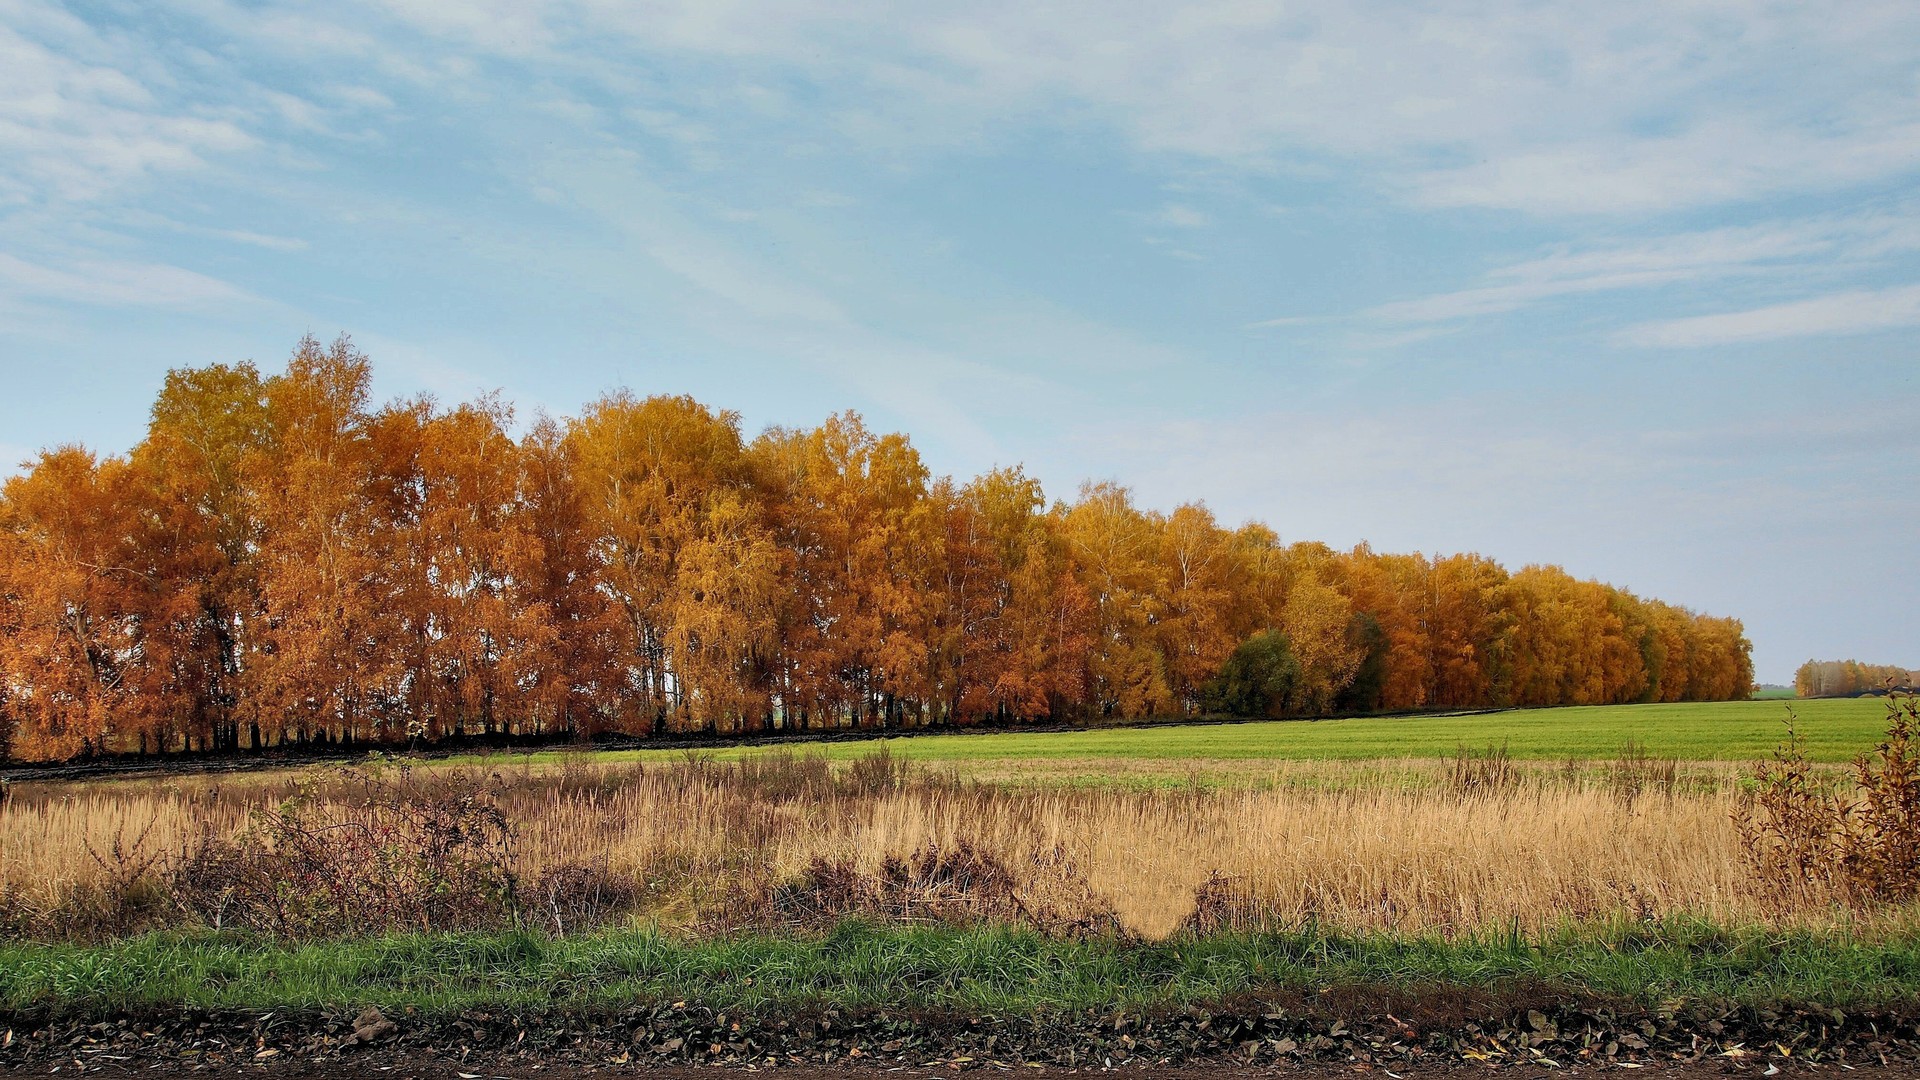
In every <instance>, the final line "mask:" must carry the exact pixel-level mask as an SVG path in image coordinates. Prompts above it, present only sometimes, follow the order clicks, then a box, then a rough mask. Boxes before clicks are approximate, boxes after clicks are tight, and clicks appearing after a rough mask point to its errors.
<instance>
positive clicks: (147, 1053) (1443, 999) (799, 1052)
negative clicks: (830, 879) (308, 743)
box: [0, 987, 1920, 1080]
mask: <svg viewBox="0 0 1920 1080" xmlns="http://www.w3.org/2000/svg"><path fill="white" fill-rule="evenodd" d="M1916 1015H1917V1014H1916V1012H1915V1010H1912V1009H1905V1010H1899V1011H1894V1010H1886V1009H1881V1010H1866V1011H1857V1012H1841V1011H1838V1010H1833V1009H1825V1008H1781V1009H1755V1008H1711V1009H1710V1008H1702V1007H1699V1006H1689V1007H1686V1008H1683V1009H1680V1010H1660V1009H1651V1010H1650V1009H1647V1008H1644V1007H1641V1006H1637V1005H1633V1004H1631V1003H1625V1002H1609V1001H1606V1000H1603V999H1598V998H1593V997H1576V996H1570V995H1568V994H1565V993H1564V992H1562V993H1558V994H1555V993H1552V992H1551V991H1546V990H1544V988H1543V989H1537V990H1534V991H1531V992H1530V991H1528V990H1527V989H1525V988H1510V989H1505V990H1499V991H1492V990H1475V989H1467V988H1458V987H1434V988H1431V989H1430V990H1421V989H1389V988H1381V987H1350V988H1333V989H1329V990H1327V991H1323V992H1321V993H1318V994H1294V995H1291V996H1287V995H1280V996H1271V995H1270V996H1265V997H1263V998H1261V999H1260V1000H1253V999H1243V1000H1239V1001H1233V1002H1220V1003H1215V1004H1214V1005H1212V1006H1210V1007H1205V1008H1200V1007H1196V1008H1187V1009H1168V1010H1163V1011H1158V1012H1150V1013H1147V1014H1144V1015H1140V1014H1125V1013H1103V1012H1097V1011H1093V1010H1085V1011H1080V1012H1071V1013H1059V1014H1053V1015H1046V1014H1038V1015H1036V1014H1025V1015H988V1014H969V1013H958V1012H943V1011H936V1010H921V1011H904V1010H884V1009H876V1010H837V1009H833V1008H826V1007H808V1008H793V1009H787V1010H773V1009H767V1010H765V1011H763V1012H760V1013H737V1012H736V1013H731V1014H730V1013H728V1012H723V1011H716V1010H712V1009H708V1008H704V1007H700V1006H698V1005H690V1004H687V1003H684V1002H672V1003H660V1004H656V1005H648V1006H634V1007H630V1008H626V1009H617V1010H607V1011H602V1012H592V1013H588V1012H580V1013H548V1014H538V1015H527V1014H514V1013H509V1012H502V1011H471V1012H465V1013H453V1014H438V1015H413V1014H409V1013H406V1012H401V1013H397V1014H395V1015H392V1016H387V1015H383V1014H382V1013H380V1012H379V1011H378V1010H377V1009H372V1008H368V1009H365V1010H361V1011H359V1012H357V1013H344V1012H313V1011H301V1010H275V1011H268V1010H261V1011H258V1012H237V1011H227V1012H202V1011H191V1010H177V1009H176V1010H149V1011H143V1012H137V1013H107V1012H99V1013H95V1014H91V1015H84V1016H74V1015H69V1016H66V1017H61V1016H49V1015H41V1016H33V1015H29V1014H14V1015H9V1016H3V1017H0V1027H3V1028H4V1034H0V1068H4V1069H6V1070H9V1071H31V1072H35V1073H39V1074H50V1073H52V1072H54V1071H55V1070H58V1071H59V1072H62V1073H69V1072H77V1071H85V1072H94V1071H98V1070H109V1069H111V1070H115V1071H125V1070H136V1071H145V1072H148V1073H149V1074H150V1075H153V1074H156V1073H153V1072H152V1070H156V1069H158V1070H163V1072H162V1073H158V1074H164V1073H180V1072H207V1071H226V1070H232V1069H243V1068H244V1069H254V1068H259V1069H265V1070H268V1071H270V1072H272V1073H274V1074H276V1075H287V1076H313V1077H333V1076H393V1077H400V1076H438V1077H461V1078H463V1080H473V1078H475V1077H492V1076H513V1077H519V1076H525V1075H529V1074H531V1073H534V1072H538V1073H539V1074H540V1075H543V1076H544V1075H568V1074H570V1073H579V1072H587V1071H600V1070H606V1069H620V1070H629V1069H634V1068H641V1067H648V1068H659V1069H665V1070H675V1071H677V1070H684V1069H687V1068H690V1067H693V1066H721V1067H733V1068H737V1069H748V1068H752V1069H764V1068H768V1067H779V1068H781V1069H782V1070H783V1071H786V1070H797V1071H795V1072H792V1073H791V1075H796V1076H811V1075H813V1074H816V1073H822V1072H823V1071H833V1072H834V1073H835V1074H836V1075H838V1074H840V1072H842V1071H844V1070H845V1069H848V1068H855V1069H859V1070H861V1071H862V1072H886V1073H896V1074H897V1073H901V1072H914V1071H924V1070H928V1069H933V1070H941V1071H952V1070H971V1069H995V1070H1003V1069H1012V1070H1018V1071H1021V1072H1027V1071H1031V1070H1034V1069H1043V1070H1045V1071H1046V1072H1061V1071H1065V1070H1075V1069H1078V1070H1102V1069H1108V1068H1124V1069H1127V1070H1129V1071H1136V1070H1139V1069H1143V1068H1152V1069H1155V1070H1164V1069H1167V1068H1177V1067H1187V1066H1192V1067H1197V1066H1202V1065H1204V1066H1208V1068H1206V1069H1198V1068H1196V1069H1195V1071H1192V1072H1191V1073H1189V1074H1187V1075H1193V1076H1199V1075H1208V1076H1211V1075H1220V1074H1222V1072H1224V1073H1226V1074H1230V1075H1242V1074H1244V1075H1256V1074H1257V1075H1267V1074H1268V1072H1270V1071H1272V1070H1276V1069H1277V1070H1278V1071H1279V1073H1281V1074H1295V1073H1300V1074H1305V1075H1333V1074H1335V1073H1341V1074H1343V1075H1344V1074H1345V1073H1346V1072H1348V1071H1375V1070H1378V1071H1381V1072H1387V1073H1396V1074H1401V1075H1404V1074H1406V1073H1407V1072H1408V1071H1410V1070H1414V1071H1418V1072H1420V1073H1421V1074H1423V1075H1431V1074H1434V1073H1441V1074H1446V1073H1450V1072H1456V1071H1462V1070H1474V1069H1483V1068H1489V1067H1500V1068H1503V1070H1511V1069H1515V1068H1519V1069H1522V1070H1523V1071H1526V1072H1528V1074H1529V1075H1536V1074H1537V1075H1544V1074H1546V1073H1550V1072H1551V1073H1558V1072H1561V1071H1565V1070H1570V1069H1575V1068H1582V1069H1588V1070H1592V1069H1601V1068H1605V1069H1608V1070H1615V1069H1620V1070H1642V1069H1644V1070H1647V1071H1648V1072H1649V1073H1671V1074H1673V1075H1684V1076H1693V1075H1706V1074H1721V1073H1727V1072H1751V1073H1755V1074H1761V1075H1778V1074H1779V1073H1778V1072H1773V1073H1769V1072H1768V1071H1767V1070H1769V1069H1774V1070H1780V1071H1789V1070H1791V1071H1794V1072H1800V1071H1804V1070H1807V1069H1811V1068H1818V1069H1820V1070H1821V1071H1827V1072H1832V1073H1834V1074H1836V1075H1838V1074H1841V1073H1843V1072H1845V1071H1860V1070H1873V1071H1876V1072H1878V1073H1879V1074H1880V1075H1901V1076H1906V1075H1920V1068H1916V1066H1920V1027H1916V1024H1915V1018H1916ZM672 1074H673V1073H672V1072H669V1073H668V1075H672ZM1155 1075H1159V1072H1156V1073H1155ZM1168 1075H1176V1074H1168Z"/></svg>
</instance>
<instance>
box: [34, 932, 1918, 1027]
mask: <svg viewBox="0 0 1920 1080" xmlns="http://www.w3.org/2000/svg"><path fill="white" fill-rule="evenodd" d="M1537 983H1546V984H1551V985H1553V986H1555V987H1558V988H1561V989H1564V990H1567V991H1573V992H1581V991H1584V992H1590V993H1594V994H1602V995H1608V996H1617V997H1626V998H1631V999H1634V1000H1636V1001H1639V1002H1642V1003H1644V1004H1647V1005H1650V1006H1660V1005H1673V1004H1676V1003H1685V1002H1703V1001H1711V1002H1724V1003H1732V1004H1739V1005H1759V1006H1765V1005H1769V1004H1776V1003H1801V1004H1815V1005H1820V1006H1825V1007H1840V1008H1846V1007H1854V1006H1893V1005H1902V1004H1905V1005H1911V1004H1913V1003H1914V1002H1916V1001H1920V940H1917V939H1916V938H1915V937H1914V936H1913V935H1909V934H1887V935H1876V936H1874V937H1867V936H1855V935H1852V934H1849V933H1846V932H1844V931H1835V932H1812V931H1770V930H1766V929H1761V928H1723V927H1715V926H1712V925H1710V924H1706V923H1702V922H1695V921H1688V920H1668V921H1665V922H1661V923H1655V924H1641V923H1621V924H1615V925H1593V924H1589V925H1581V926H1568V927H1566V928H1563V929H1562V930H1560V931H1558V932H1556V933H1553V934H1550V935H1547V936H1544V937H1539V938H1534V939H1531V940H1529V939H1525V938H1522V937H1519V936H1506V935H1495V936H1482V937H1468V938H1456V939H1452V940H1443V939H1439V938H1411V937H1396V936H1391V935H1378V934H1376V935H1364V936H1351V935H1342V934H1337V933H1329V932H1320V931H1313V930H1307V931H1302V932H1296V933H1289V934H1263V935H1217V936H1210V937H1203V938H1189V939H1184V940H1173V941H1166V942H1155V943H1139V942H1127V941H1120V940H1115V939H1106V938H1092V939H1075V938H1057V937H1047V936H1043V935H1039V934H1035V933H1031V932H1027V931H1023V930H1017V929H1008V928H981V929H950V928H905V929H895V928H879V927H873V926H867V925H863V924H859V923H846V924H842V925H841V926H839V927H837V928H836V929H834V930H833V931H832V932H830V933H827V934H824V935H817V936H780V937H770V936H737V937H729V938H723V939H717V940H690V939H681V938H675V937H669V936H665V935H661V934H658V933H654V932H651V931H642V930H626V931H619V932H609V933H602V934H597V935H591V936H582V937H572V938H559V939H556V938H548V937H542V936H539V935H535V934H526V933H509V934H488V935H454V936H408V937H390V938H379V939H363V940H343V941H335V942H324V943H316V944H305V945H288V944H281V943H275V942H272V941H268V940H264V939H252V938H239V937H233V936H218V935H213V936H179V935H148V936H144V937H139V938H134V939H128V940H123V941H119V942H114V943H111V944H106V945H98V946H71V945H36V944H10V945H5V946H0V1007H5V1008H7V1009H10V1010H13V1011H40V1010H50V1011H55V1012H60V1013H65V1014H69V1015H72V1014H82V1015H85V1014H92V1013H106V1012H110V1011H113V1010H116V1009H129V1008H132V1009H138V1008H143V1007H172V1006H187V1007H194V1008H212V1009H261V1010H270V1009H277V1008H329V1007H347V1008H357V1007H359V1006H362V1005H365V1004H369V1003H371V1004H378V1005H380V1006H382V1007H383V1008H405V1007H409V1006H411V1007H413V1008H415V1009H417V1010H419V1011H420V1012H422V1013H427V1014H434V1013H445V1012H451V1011H455V1010H461V1009H475V1008H507V1009H538V1010H553V1009H595V1008H608V1007H621V1006H626V1005H631V1004H634V1003H636V1002H676V1001H686V1002H690V1003H694V1004H698V1005H704V1006H708V1007H712V1008H724V1009H744V1010H756V1009H768V1008H773V1007H781V1006H791V1005H796V1004H803V1003H815V1004H831V1005H837V1006H843V1007H890V1008H953V1009H971V1010H986V1011H998V1012H1007V1013H1011V1012H1031V1011H1035V1010H1043V1011H1044V1010H1058V1009H1078V1008H1087V1007H1098V1008H1115V1007H1119V1008H1132V1009H1149V1008H1153V1007H1156V1006H1177V1005H1185V1004H1196V1003H1204V1002H1208V1001H1217V1000H1224V999H1231V998H1237V997H1244V996H1246V995H1249V994H1254V995H1257V994H1259V993H1261V992H1263V991H1273V992H1280V991H1299V990H1307V991H1311V990H1312V989H1313V988H1316V987H1322V986H1328V985H1346V986H1353V985H1378V986H1389V987H1407V988H1413V989H1418V988H1422V987H1432V986H1434V985H1436V984H1447V985H1463V986H1486V987H1494V986H1503V985H1515V984H1537Z"/></svg>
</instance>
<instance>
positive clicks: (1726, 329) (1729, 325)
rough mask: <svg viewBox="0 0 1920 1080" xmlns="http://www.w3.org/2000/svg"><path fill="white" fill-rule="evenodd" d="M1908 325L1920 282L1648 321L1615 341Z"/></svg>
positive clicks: (1758, 337) (1701, 341) (1747, 337)
mask: <svg viewBox="0 0 1920 1080" xmlns="http://www.w3.org/2000/svg"><path fill="white" fill-rule="evenodd" d="M1907 326H1920V285H1901V286H1896V287H1894V288H1888V289H1858V290H1853V291H1849V292H1837V293H1829V294H1828V295H1825V296H1816V297H1813V298H1811V299H1807V300H1796V301H1793V302H1791V303H1785V304H1772V305H1769V306H1767V307H1759V308H1752V309H1750V310H1747V311H1730V312H1725V313H1723V314H1718V315H1696V316H1693V317H1691V318H1685V319H1665V320H1661V321H1657V322H1645V323H1640V324H1638V325H1635V326H1630V327H1628V328H1626V329H1625V330H1622V331H1621V332H1620V333H1619V334H1618V335H1617V340H1618V341H1620V342H1621V343H1623V344H1627V345H1642V346H1664V347H1667V348H1701V347H1704V346H1709V345H1735V344H1743V343H1750V342H1758V341H1779V340H1782V339H1785V338H1801V337H1814V336H1824V335H1833V334H1864V333H1870V332H1873V331H1876V330H1891V329H1896V328H1899V327H1907Z"/></svg>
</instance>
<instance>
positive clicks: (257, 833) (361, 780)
mask: <svg viewBox="0 0 1920 1080" xmlns="http://www.w3.org/2000/svg"><path fill="white" fill-rule="evenodd" d="M345 784H346V785H347V786H348V788H349V790H350V791H351V792H352V797H351V798H350V799H343V800H339V801H331V800H330V801H328V802H325V803H321V802H318V801H316V800H315V799H314V797H313V794H312V792H311V791H310V790H309V791H306V792H303V793H301V794H299V795H296V796H294V797H293V798H291V799H288V800H287V801H286V802H283V803H281V804H280V805H279V806H278V807H277V808H274V809H270V810H259V811H256V812H255V816H254V821H253V824H252V825H251V826H249V827H248V828H247V829H246V830H245V831H244V832H242V833H241V834H240V835H239V836H237V837H234V838H231V839H228V838H226V837H222V836H218V835H215V834H213V833H211V832H208V833H204V834H202V836H201V839H200V841H199V842H198V843H197V844H196V845H194V846H193V847H191V848H190V849H189V850H188V851H186V852H185V853H183V855H182V856H181V858H180V859H179V861H178V863H177V864H176V865H175V866H174V867H173V868H172V873H171V878H172V885H173V892H174V895H175V897H176V898H177V900H178V902H179V903H180V905H181V906H182V907H183V908H185V909H186V910H187V911H189V912H191V913H192V914H194V915H196V916H198V917H199V918H201V919H204V920H205V921H206V922H207V923H208V924H209V925H212V926H214V927H220V928H225V927H233V928H246V929H256V930H265V931H268V932H270V933H274V934H279V935H282V936H287V937H312V936H324V935H329V934H338V933H341V932H342V931H345V930H351V931H353V932H355V933H363V932H368V931H382V930H389V931H391V930H467V929H481V928H490V927H498V926H503V925H510V924H511V923H513V922H514V918H515V915H516V914H517V907H518V882H517V881H516V880H515V878H514V874H513V870H512V865H513V863H512V852H511V840H512V832H511V830H510V829H509V828H508V825H507V819H506V816H505V815H504V814H502V813H501V811H500V809H499V807H498V806H497V805H496V804H495V803H494V801H493V799H492V797H491V795H490V794H489V793H488V792H487V791H485V790H483V789H482V788H480V787H479V786H478V785H477V784H476V783H474V782H473V781H472V780H471V779H469V778H465V777H454V778H451V779H449V780H447V781H444V782H442V783H440V784H436V785H432V786H431V787H422V788H418V789H416V788H414V787H413V786H412V785H411V784H410V777H409V775H408V773H407V772H406V770H402V771H401V774H400V779H399V780H398V781H397V782H390V781H387V780H385V779H384V778H382V777H381V776H380V775H379V774H378V773H377V772H374V771H370V770H364V769H362V770H354V771H352V772H351V773H349V774H348V776H347V778H346V780H345ZM323 808H324V809H323Z"/></svg>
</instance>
